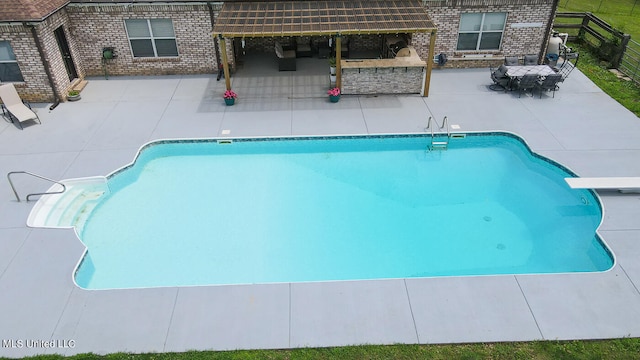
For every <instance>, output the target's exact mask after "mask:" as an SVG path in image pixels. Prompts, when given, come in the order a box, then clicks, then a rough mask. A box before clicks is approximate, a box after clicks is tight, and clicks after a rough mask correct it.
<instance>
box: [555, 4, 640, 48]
mask: <svg viewBox="0 0 640 360" xmlns="http://www.w3.org/2000/svg"><path fill="white" fill-rule="evenodd" d="M634 3H635V0H560V2H559V3H558V11H560V12H590V13H593V14H595V15H596V16H598V17H599V18H601V19H602V20H604V21H606V22H607V23H609V25H611V26H613V27H614V28H616V29H618V30H620V31H622V32H624V33H627V34H629V35H631V38H632V39H635V40H636V41H640V1H638V4H637V5H636V7H635V8H633V4H634ZM632 9H633V13H632Z"/></svg>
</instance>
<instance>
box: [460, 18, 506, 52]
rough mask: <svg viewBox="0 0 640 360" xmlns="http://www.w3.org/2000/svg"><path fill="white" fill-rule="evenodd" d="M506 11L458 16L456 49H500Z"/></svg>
mask: <svg viewBox="0 0 640 360" xmlns="http://www.w3.org/2000/svg"><path fill="white" fill-rule="evenodd" d="M506 20H507V13H467V14H462V16H460V31H459V32H458V46H457V50H500V44H501V43H502V33H503V32H504V25H505V22H506Z"/></svg>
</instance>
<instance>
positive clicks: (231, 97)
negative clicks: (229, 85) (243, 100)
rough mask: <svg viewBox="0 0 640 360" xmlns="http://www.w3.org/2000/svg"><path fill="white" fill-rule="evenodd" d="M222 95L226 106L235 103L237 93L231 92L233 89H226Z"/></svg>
mask: <svg viewBox="0 0 640 360" xmlns="http://www.w3.org/2000/svg"><path fill="white" fill-rule="evenodd" d="M222 97H223V98H224V102H225V104H227V106H231V105H233V104H235V102H236V98H237V97H238V94H236V93H235V92H233V90H227V91H225V92H224V95H222Z"/></svg>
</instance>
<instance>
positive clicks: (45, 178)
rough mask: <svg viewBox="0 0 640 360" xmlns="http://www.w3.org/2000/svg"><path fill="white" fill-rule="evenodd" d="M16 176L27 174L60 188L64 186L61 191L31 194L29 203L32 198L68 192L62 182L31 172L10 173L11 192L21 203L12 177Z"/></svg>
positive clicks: (8, 177) (8, 175)
mask: <svg viewBox="0 0 640 360" xmlns="http://www.w3.org/2000/svg"><path fill="white" fill-rule="evenodd" d="M14 174H27V175H30V176H33V177H37V178H38V179H42V180H47V181H50V182H52V183H55V184H58V185H60V186H62V190H60V191H49V192H42V193H31V194H27V197H26V200H27V202H28V201H29V198H30V197H32V196H40V195H54V194H62V193H63V192H65V191H66V190H67V187H66V186H65V185H64V184H63V183H61V182H60V181H56V180H53V179H49V178H47V177H44V176H41V175H38V174H34V173H32V172H29V171H10V172H9V173H8V174H7V180H9V185H11V190H13V194H14V195H15V196H16V199H17V200H18V202H20V196H18V192H17V191H16V187H15V186H14V185H13V180H11V175H14Z"/></svg>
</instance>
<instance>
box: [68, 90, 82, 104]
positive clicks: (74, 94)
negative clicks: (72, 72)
mask: <svg viewBox="0 0 640 360" xmlns="http://www.w3.org/2000/svg"><path fill="white" fill-rule="evenodd" d="M67 100H68V101H78V100H80V92H79V91H77V90H70V91H69V94H68V95H67Z"/></svg>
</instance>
